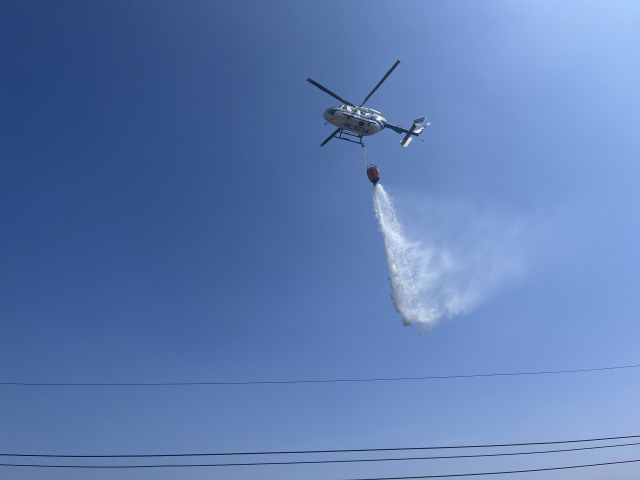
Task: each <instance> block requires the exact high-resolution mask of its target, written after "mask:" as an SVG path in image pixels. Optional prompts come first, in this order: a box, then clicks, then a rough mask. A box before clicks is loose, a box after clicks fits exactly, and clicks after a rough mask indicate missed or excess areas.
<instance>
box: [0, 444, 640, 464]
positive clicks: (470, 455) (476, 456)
mask: <svg viewBox="0 0 640 480" xmlns="http://www.w3.org/2000/svg"><path fill="white" fill-rule="evenodd" d="M633 445H640V442H634V443H624V444H618V445H598V446H594V447H577V448H565V449H557V450H538V451H532V452H503V453H483V454H468V455H443V456H431V457H397V458H360V459H336V460H293V461H280V462H244V463H241V462H238V463H208V464H203V463H200V464H151V465H43V464H13V463H0V466H5V467H41V468H45V467H51V468H121V469H122V468H187V467H248V466H269V465H311V464H316V465H317V464H330V463H334V464H335V463H367V462H400V461H413V460H451V459H463V458H465V459H467V458H486V457H504V456H521V455H544V454H550V453H566V452H577V451H581V450H596V449H603V448H618V447H628V446H633ZM205 455H206V454H200V455H197V454H194V455H190V456H205ZM2 456H13V457H18V456H20V457H34V456H36V455H8V454H2ZM158 456H163V457H166V456H169V455H158ZM172 456H176V455H172ZM181 456H185V455H181ZM37 457H40V458H42V457H48V458H50V457H55V458H70V457H73V458H104V456H88V455H75V456H70V455H37ZM140 457H141V456H137V457H136V458H140ZM145 457H148V456H145ZM111 458H113V457H111ZM117 458H132V457H131V456H126V455H123V456H121V457H117Z"/></svg>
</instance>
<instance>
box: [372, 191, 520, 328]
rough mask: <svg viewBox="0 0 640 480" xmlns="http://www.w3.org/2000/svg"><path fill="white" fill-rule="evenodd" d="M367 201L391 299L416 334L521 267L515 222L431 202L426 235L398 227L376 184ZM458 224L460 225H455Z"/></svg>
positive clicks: (466, 307) (469, 304)
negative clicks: (379, 240) (378, 234)
mask: <svg viewBox="0 0 640 480" xmlns="http://www.w3.org/2000/svg"><path fill="white" fill-rule="evenodd" d="M373 205H374V210H375V214H376V217H377V218H378V222H379V224H380V231H381V232H382V236H383V240H384V249H385V255H386V262H387V267H388V270H389V283H390V286H391V298H392V300H393V305H394V307H395V309H396V311H397V312H398V313H399V314H400V315H401V316H402V318H403V321H404V324H405V325H406V326H409V325H415V326H417V327H418V328H419V331H420V333H426V332H428V331H429V330H431V329H432V328H433V327H434V326H435V325H436V324H437V323H438V321H439V320H440V319H442V318H451V317H454V316H457V315H461V314H465V313H468V312H469V311H470V310H471V309H473V308H474V307H475V306H477V305H478V304H480V303H481V302H482V301H483V300H485V299H486V298H487V297H488V296H489V294H491V293H492V292H494V291H495V289H496V288H497V287H499V286H500V285H503V284H504V282H505V281H506V280H509V279H513V278H515V277H517V276H519V275H520V274H521V272H522V266H523V265H522V255H521V253H522V252H521V251H520V250H522V249H521V248H520V247H518V246H517V245H520V246H521V245H522V242H520V240H522V236H523V235H522V234H523V232H522V231H521V229H520V228H519V224H518V222H514V221H512V219H510V220H509V221H507V220H505V219H504V218H499V217H496V216H495V215H493V216H492V215H488V214H484V215H482V214H480V213H478V212H477V211H472V210H469V209H464V208H460V206H459V205H455V206H452V205H443V204H439V203H438V202H433V201H432V202H431V205H429V207H430V208H425V211H427V212H431V213H427V214H426V216H427V217H428V220H429V221H431V222H433V223H432V224H431V225H430V226H429V225H428V226H427V227H426V229H427V230H429V232H428V233H426V234H421V235H420V240H419V241H413V240H410V239H409V237H408V235H407V234H406V233H405V232H404V229H403V227H402V224H401V222H400V220H399V218H398V215H397V214H396V210H395V209H394V206H393V203H392V201H391V198H390V196H389V195H388V194H387V192H386V191H385V189H384V188H383V187H382V185H380V184H379V183H378V184H377V185H374V188H373ZM458 227H460V228H458Z"/></svg>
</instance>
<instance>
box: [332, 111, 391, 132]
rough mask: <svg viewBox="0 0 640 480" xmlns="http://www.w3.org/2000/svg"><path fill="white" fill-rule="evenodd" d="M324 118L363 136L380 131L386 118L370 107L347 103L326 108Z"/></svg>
mask: <svg viewBox="0 0 640 480" xmlns="http://www.w3.org/2000/svg"><path fill="white" fill-rule="evenodd" d="M324 118H325V120H326V121H327V122H329V123H331V124H332V125H335V126H336V127H338V128H342V129H344V130H348V131H350V132H353V133H356V134H358V135H362V136H365V137H368V136H370V135H374V134H376V133H378V132H380V131H381V130H382V129H383V128H384V127H385V124H386V120H385V118H384V117H383V116H382V115H381V114H380V112H378V111H376V110H373V109H371V108H366V107H352V106H349V105H342V106H340V107H334V108H327V110H325V112H324Z"/></svg>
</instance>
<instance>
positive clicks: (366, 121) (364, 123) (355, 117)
mask: <svg viewBox="0 0 640 480" xmlns="http://www.w3.org/2000/svg"><path fill="white" fill-rule="evenodd" d="M399 64H400V60H398V61H396V63H394V64H393V67H391V68H390V69H389V71H388V72H387V73H386V74H385V76H384V77H382V80H380V81H379V82H378V84H377V85H376V86H375V87H374V88H373V90H371V93H369V95H367V96H366V98H365V99H364V100H363V101H362V103H361V104H360V105H354V104H353V103H351V102H349V101H347V100H345V99H344V98H342V97H341V96H340V95H338V94H336V93H334V92H332V91H331V90H329V89H328V88H326V87H324V86H322V85H320V84H319V83H318V82H316V81H314V80H312V79H310V78H307V82H309V83H311V84H312V85H315V86H316V87H318V88H319V89H320V90H322V91H323V92H325V93H328V94H329V95H331V96H332V97H333V98H335V99H336V100H340V101H341V102H342V105H341V106H339V107H330V108H327V109H326V110H325V112H324V118H325V120H327V122H329V123H331V124H332V125H335V126H336V127H338V128H337V129H336V130H335V131H334V132H333V133H332V134H331V135H329V137H328V138H327V139H326V140H325V141H324V142H322V143H321V144H320V146H321V147H324V146H325V145H326V144H327V143H328V142H329V140H331V139H332V138H334V137H335V138H337V139H340V140H346V141H348V142H352V143H357V144H359V145H361V146H362V147H364V143H363V142H362V138H363V137H368V136H371V135H375V134H376V133H378V132H380V131H382V130H383V129H385V128H389V129H391V130H393V131H394V132H397V133H399V134H402V133H404V134H405V136H404V138H403V139H402V140H400V145H402V146H403V147H406V146H407V145H409V143H411V140H413V137H414V136H415V137H417V136H418V135H420V134H421V133H422V132H423V131H424V129H425V128H426V127H428V126H429V125H431V122H427V123H426V124H425V123H424V121H425V120H426V119H427V117H420V118H416V119H415V120H414V121H413V125H412V126H411V128H409V129H408V130H407V129H406V128H403V127H402V126H400V125H394V124H392V123H389V122H387V120H386V119H385V118H384V117H383V116H382V114H381V113H380V112H378V111H377V110H374V109H372V108H368V107H365V106H364V104H365V103H367V100H369V98H371V95H373V94H374V93H375V91H376V90H378V88H379V87H380V85H382V83H383V82H384V81H385V80H386V79H387V78H388V77H389V75H391V72H393V71H394V70H395V68H396V67H397V66H398V65H399ZM325 125H326V123H325Z"/></svg>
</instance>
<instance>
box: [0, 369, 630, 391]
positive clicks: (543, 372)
mask: <svg viewBox="0 0 640 480" xmlns="http://www.w3.org/2000/svg"><path fill="white" fill-rule="evenodd" d="M638 367H640V364H637V365H620V366H614V367H598V368H579V369H575V370H541V371H534V372H502V373H500V372H498V373H474V374H468V375H427V376H422V377H380V378H334V379H324V380H323V379H315V380H313V379H311V380H256V381H237V382H109V383H107V382H0V386H24V387H186V386H207V385H211V386H234V385H294V384H305V383H366V382H404V381H421V380H452V379H463V378H488V377H516V376H532V375H559V374H570V373H586V372H599V371H607V370H622V369H630V368H638Z"/></svg>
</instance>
